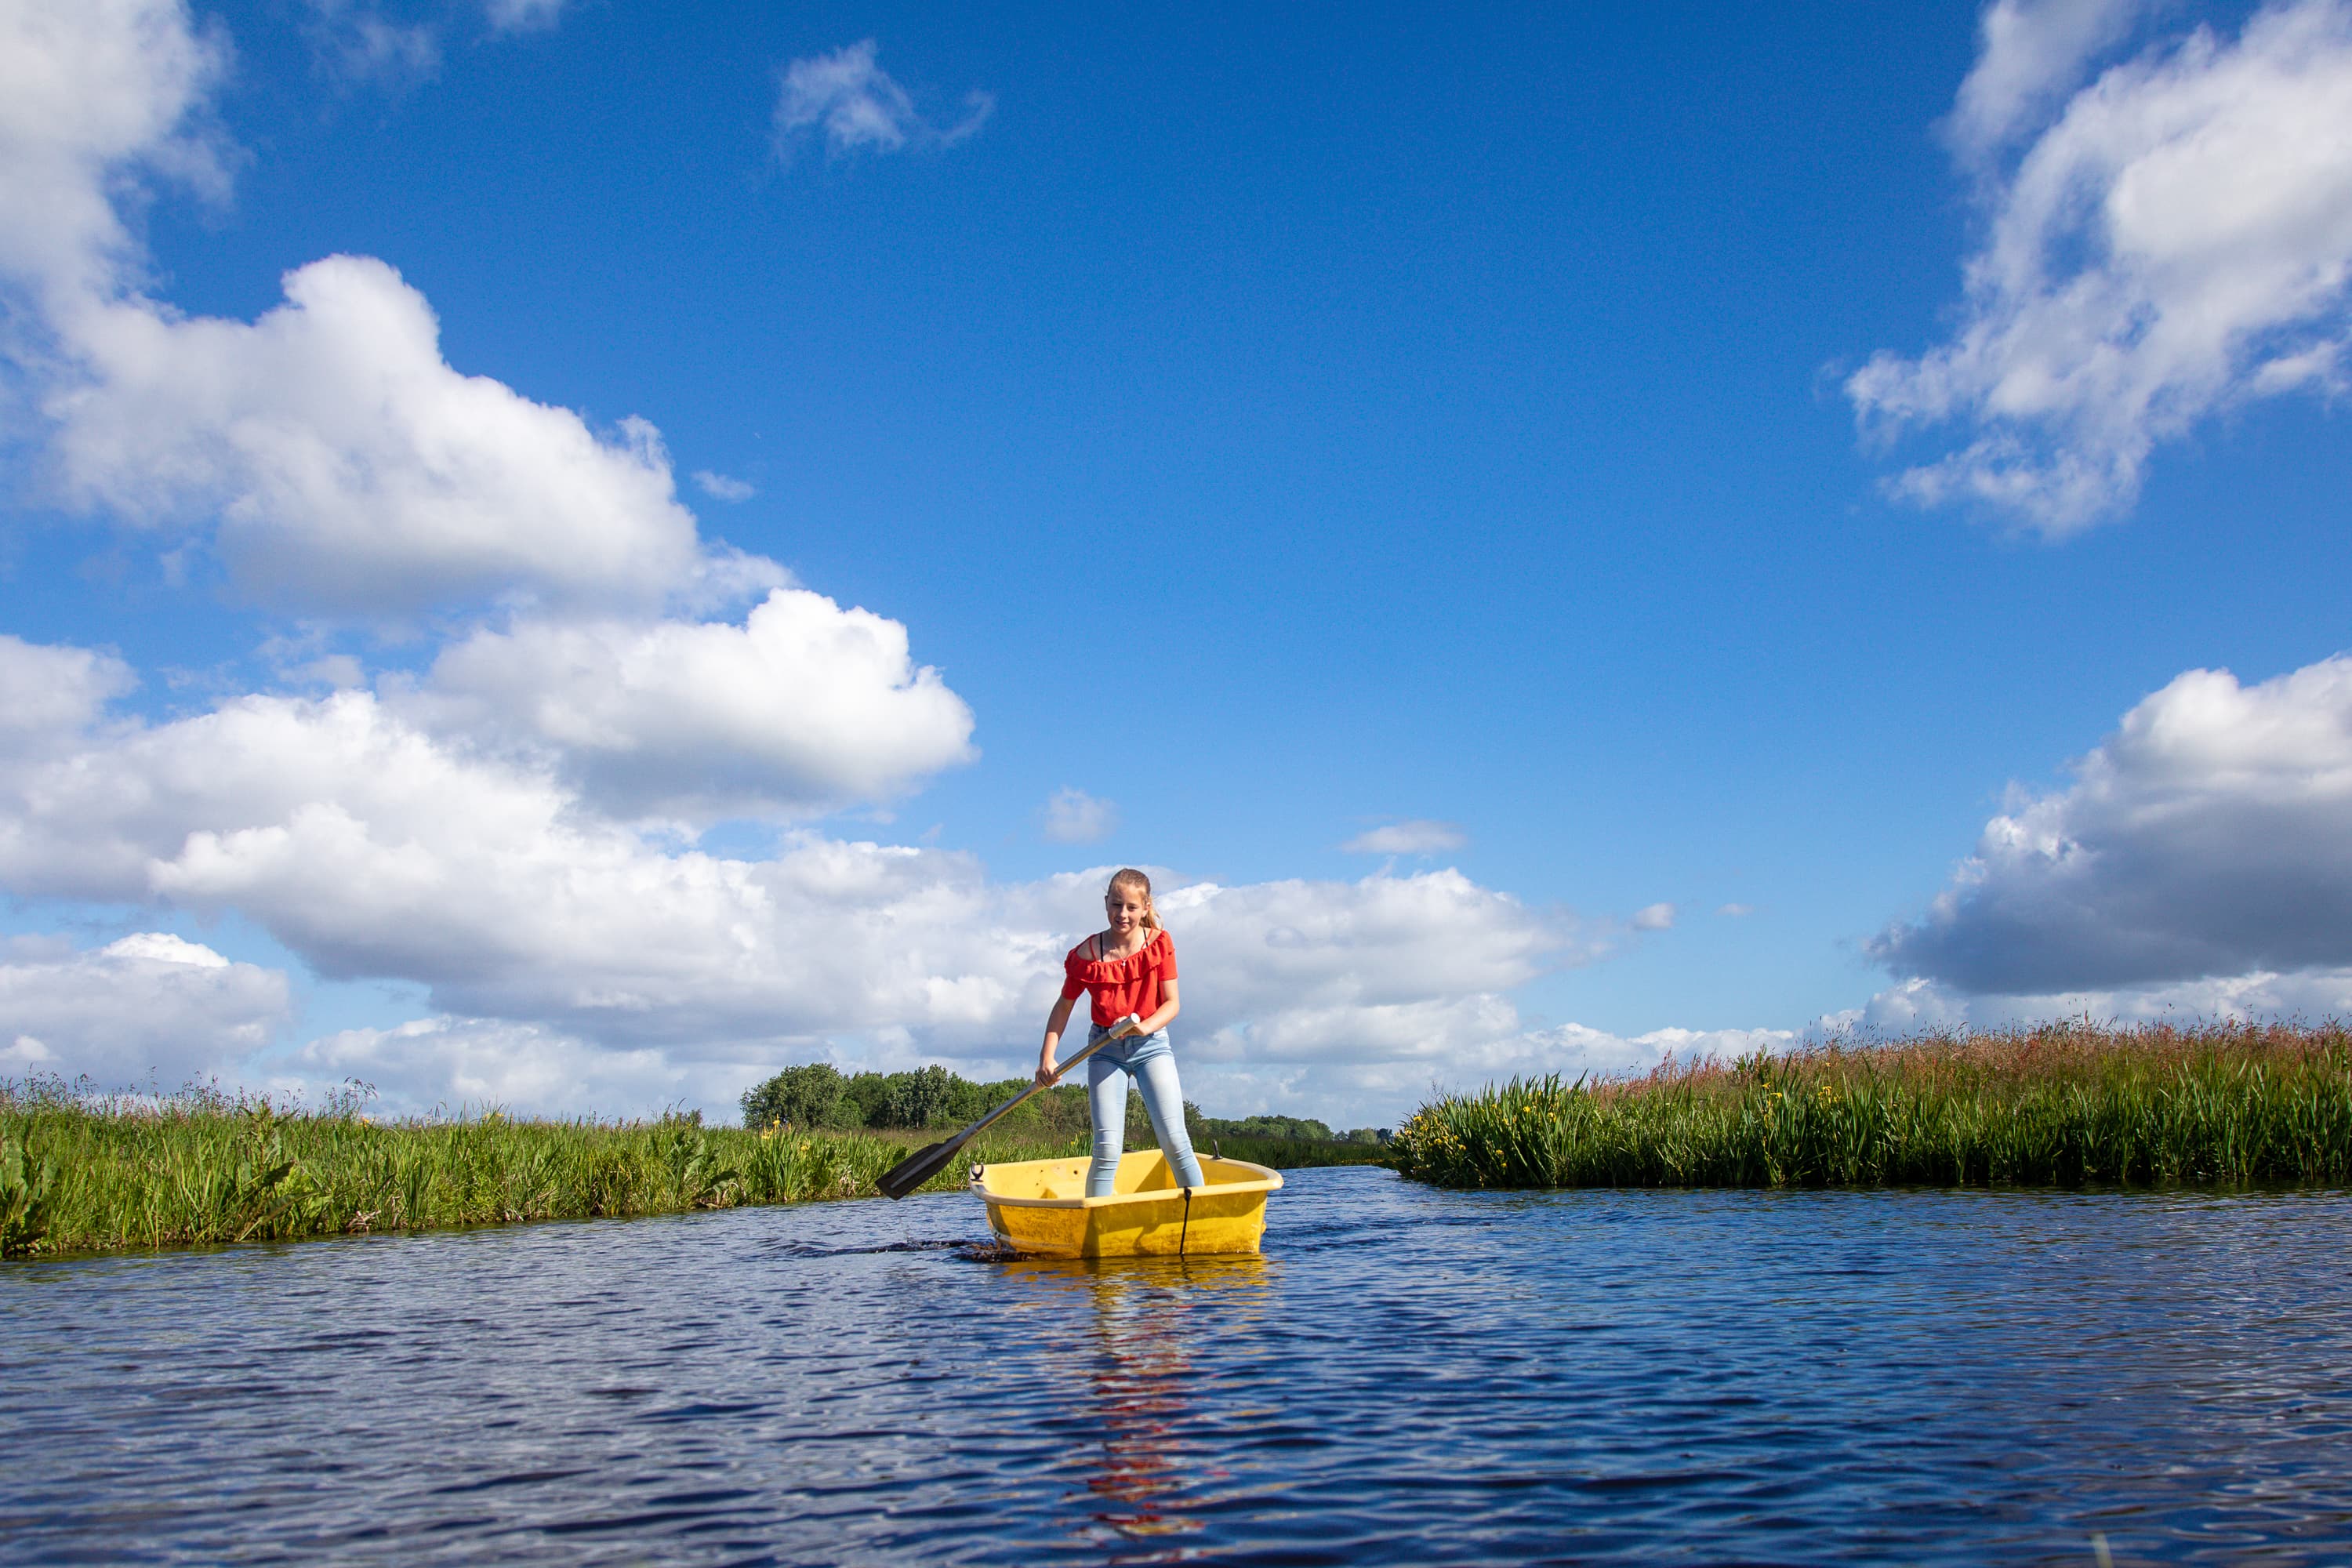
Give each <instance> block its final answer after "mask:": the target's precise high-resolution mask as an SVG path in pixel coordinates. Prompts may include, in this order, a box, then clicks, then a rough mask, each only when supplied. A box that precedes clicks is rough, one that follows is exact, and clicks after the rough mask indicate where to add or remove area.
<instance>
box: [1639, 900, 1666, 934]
mask: <svg viewBox="0 0 2352 1568" xmlns="http://www.w3.org/2000/svg"><path fill="white" fill-rule="evenodd" d="M1674 923H1675V906H1674V905H1672V904H1644V905H1643V906H1642V907H1641V908H1640V909H1638V910H1634V911H1633V929H1634V930H1635V931H1671V930H1673V929H1674Z"/></svg>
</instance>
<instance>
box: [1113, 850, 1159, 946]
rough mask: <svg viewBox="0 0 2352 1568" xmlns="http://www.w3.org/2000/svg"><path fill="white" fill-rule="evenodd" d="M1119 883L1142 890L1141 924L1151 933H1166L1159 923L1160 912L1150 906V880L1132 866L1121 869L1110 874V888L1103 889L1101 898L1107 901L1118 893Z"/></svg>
mask: <svg viewBox="0 0 2352 1568" xmlns="http://www.w3.org/2000/svg"><path fill="white" fill-rule="evenodd" d="M1121 882H1124V883H1126V884H1127V885H1128V886H1129V887H1130V888H1140V889H1143V923H1144V924H1145V925H1146V926H1148V927H1150V929H1151V930H1153V931H1166V930H1167V929H1168V928H1167V927H1166V926H1164V925H1161V924H1160V911H1159V910H1156V909H1154V908H1153V907H1152V904H1151V879H1150V878H1149V877H1147V876H1145V875H1144V874H1143V873H1142V872H1140V871H1139V870H1137V869H1136V868H1134V867H1132V866H1127V867H1123V868H1120V869H1118V870H1117V871H1114V872H1112V873H1111V879H1110V886H1108V888H1105V889H1103V897H1104V898H1106V899H1108V898H1109V897H1110V896H1111V895H1112V894H1113V893H1116V892H1118V885H1119V884H1120V883H1121Z"/></svg>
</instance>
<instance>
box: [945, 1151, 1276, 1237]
mask: <svg viewBox="0 0 2352 1568" xmlns="http://www.w3.org/2000/svg"><path fill="white" fill-rule="evenodd" d="M1201 1174H1202V1176H1203V1177H1204V1178H1206V1182H1207V1184H1206V1185H1204V1186H1199V1187H1195V1188H1193V1189H1192V1199H1191V1202H1190V1203H1189V1204H1188V1203H1187V1202H1186V1200H1185V1197H1184V1194H1183V1193H1182V1192H1181V1191H1180V1190H1179V1189H1178V1188H1177V1186H1176V1184H1175V1181H1174V1178H1173V1176H1172V1173H1171V1172H1170V1171H1169V1169H1168V1162H1167V1161H1166V1160H1165V1159H1163V1158H1162V1157H1161V1155H1160V1152H1159V1151H1158V1150H1156V1149H1152V1150H1146V1151H1144V1152H1140V1153H1135V1154H1127V1155H1122V1156H1121V1157H1120V1159H1119V1162H1118V1177H1117V1178H1116V1181H1115V1188H1116V1190H1115V1191H1114V1192H1113V1193H1112V1194H1111V1195H1110V1196H1108V1197H1102V1198H1090V1197H1087V1196H1086V1195H1085V1194H1086V1186H1087V1161H1085V1160H1083V1159H1078V1160H1018V1161H1012V1162H1008V1163H1004V1164H1001V1165H984V1166H982V1167H981V1168H980V1170H979V1171H978V1172H977V1173H975V1174H974V1176H973V1177H972V1181H971V1190H972V1191H973V1192H975V1193H977V1194H980V1198H981V1201H982V1203H983V1204H985V1205H987V1208H988V1228H989V1229H990V1230H992V1231H993V1232H995V1233H996V1238H997V1239H998V1240H999V1241H1001V1242H1003V1244H1004V1245H1005V1246H1006V1247H1010V1248H1012V1249H1013V1251H1015V1252H1018V1253H1021V1254H1022V1255H1023V1256H1024V1257H1030V1258H1175V1257H1178V1256H1182V1257H1187V1258H1217V1257H1232V1256H1234V1255H1235V1254H1242V1253H1255V1251H1257V1250H1258V1243H1259V1240H1260V1238H1261V1237H1264V1236H1265V1200H1266V1198H1267V1197H1268V1196H1269V1195H1270V1194H1274V1193H1276V1192H1277V1191H1279V1190H1280V1189H1281V1187H1282V1176H1281V1173H1278V1172H1276V1171H1273V1170H1270V1169H1268V1168H1267V1167H1266V1166H1264V1165H1254V1164H1252V1163H1249V1162H1248V1161H1246V1160H1217V1159H1211V1158H1207V1157H1205V1156H1204V1157H1203V1158H1202V1161H1201Z"/></svg>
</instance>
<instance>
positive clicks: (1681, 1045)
mask: <svg viewBox="0 0 2352 1568" xmlns="http://www.w3.org/2000/svg"><path fill="white" fill-rule="evenodd" d="M1419 1022H1420V1023H1421V1024H1422V1025H1423V1026H1427V1025H1428V1024H1430V1023H1432V1022H1434V1020H1432V1019H1428V1018H1424V1019H1422V1020H1419ZM1449 1022H1450V1023H1451V1025H1452V1026H1451V1027H1448V1028H1439V1029H1433V1030H1431V1031H1429V1032H1427V1033H1423V1034H1420V1035H1417V1036H1416V1037H1415V1038H1416V1040H1417V1041H1418V1048H1417V1049H1413V1050H1408V1051H1399V1052H1395V1053H1392V1054H1391V1055H1389V1056H1386V1057H1381V1058H1374V1059H1371V1060H1369V1061H1349V1060H1346V1059H1344V1058H1335V1059H1331V1060H1324V1061H1315V1060H1308V1061H1298V1060H1289V1059H1277V1060H1273V1061H1251V1062H1241V1063H1236V1062H1228V1061H1225V1060H1223V1059H1220V1058H1205V1059H1203V1058H1202V1057H1201V1056H1200V1055H1199V1054H1198V1053H1192V1052H1187V1051H1184V1050H1180V1052H1179V1056H1180V1058H1181V1060H1182V1062H1183V1068H1182V1072H1183V1076H1184V1092H1185V1096H1186V1098H1188V1099H1190V1100H1192V1101H1193V1102H1194V1103H1195V1104H1197V1105H1199V1106H1200V1107H1201V1108H1202V1110H1205V1111H1206V1112H1207V1113H1208V1114H1209V1115H1212V1116H1243V1115H1248V1114H1252V1113H1255V1112H1257V1111H1262V1110H1266V1111H1273V1112H1274V1113H1276V1114H1277V1115H1287V1116H1313V1117H1317V1118H1319V1119H1320V1120H1322V1121H1326V1122H1328V1123H1329V1124H1331V1125H1332V1126H1333V1127H1335V1128H1347V1127H1355V1126H1376V1127H1388V1126H1394V1125H1395V1124H1396V1123H1397V1122H1398V1121H1402V1119H1403V1118H1404V1117H1406V1116H1408V1115H1410V1114H1411V1113H1412V1110H1414V1108H1415V1107H1417V1106H1419V1105H1420V1104H1422V1103H1423V1101H1424V1100H1428V1099H1430V1098H1432V1097H1433V1096H1436V1095H1440V1094H1447V1093H1454V1092H1461V1091H1465V1090H1475V1089H1479V1088H1481V1087H1483V1086H1485V1085H1486V1084H1490V1083H1496V1084H1498V1083H1501V1082H1503V1081H1505V1080H1507V1079H1513V1078H1541V1077H1544V1076H1546V1075H1547V1074H1552V1073H1557V1074H1559V1076H1560V1077H1562V1078H1564V1079H1570V1080H1573V1079H1578V1078H1580V1077H1590V1078H1611V1077H1625V1076H1628V1075H1635V1074H1640V1073H1644V1072H1647V1071H1649V1070H1650V1069H1651V1068H1654V1067H1656V1066H1657V1065H1658V1064H1659V1063H1660V1062H1662V1061H1664V1060H1665V1059H1666V1058H1668V1057H1670V1056H1671V1057H1673V1058H1675V1060H1677V1061H1684V1062H1689V1061H1697V1060H1704V1059H1709V1058H1716V1059H1722V1060H1731V1059H1733V1058H1738V1057H1741V1056H1745V1055H1748V1054H1750V1053H1752V1052H1755V1051H1759V1050H1785V1049H1787V1048H1789V1047H1790V1046H1792V1045H1794V1044H1795V1043H1796V1042H1797V1038H1798V1037H1797V1035H1796V1034H1795V1032H1794V1031H1791V1030H1788V1029H1681V1028H1664V1029H1653V1030H1650V1031H1648V1032H1647V1033H1644V1034H1640V1035H1617V1034H1612V1033H1610V1032H1608V1031H1606V1030H1603V1029H1594V1028H1591V1027H1588V1026H1585V1025H1582V1024H1561V1025H1558V1026H1553V1027H1549V1028H1538V1029H1528V1028H1523V1027H1521V1026H1519V1022H1518V1019H1517V1015H1516V1014H1513V1013H1510V1012H1508V1011H1507V1009H1503V1010H1493V1011H1483V1012H1482V1011H1481V1010H1477V1009H1470V1008H1464V1009H1457V1010H1456V1011H1455V1013H1454V1016H1453V1017H1452V1018H1451V1019H1450V1020H1449Z"/></svg>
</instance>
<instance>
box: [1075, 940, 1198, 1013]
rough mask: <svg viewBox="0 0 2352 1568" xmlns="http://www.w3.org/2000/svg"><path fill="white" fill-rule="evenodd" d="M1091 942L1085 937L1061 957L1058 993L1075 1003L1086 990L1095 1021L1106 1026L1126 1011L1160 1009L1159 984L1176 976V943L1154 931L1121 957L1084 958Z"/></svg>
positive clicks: (1092, 944) (1091, 944)
mask: <svg viewBox="0 0 2352 1568" xmlns="http://www.w3.org/2000/svg"><path fill="white" fill-rule="evenodd" d="M1094 945H1095V939H1094V938H1092V937H1088V938H1087V940H1086V941H1084V942H1080V943H1078V945H1077V946H1076V947H1074V948H1072V949H1070V953H1069V956H1068V957H1067V958H1065V959H1063V960H1062V975H1063V979H1062V996H1063V999H1064V1000H1066V1001H1070V1002H1075V1001H1076V1000H1077V999H1078V997H1079V996H1080V995H1081V994H1086V993H1092V994H1093V995H1094V999H1095V1022H1096V1023H1097V1024H1100V1025H1101V1026H1103V1027H1104V1028H1106V1029H1107V1028H1108V1027H1110V1026H1112V1025H1113V1024H1116V1023H1118V1021H1119V1020H1120V1019H1121V1018H1124V1017H1126V1016H1128V1015H1129V1013H1137V1014H1140V1015H1141V1016H1144V1017H1147V1018H1149V1017H1150V1016H1151V1015H1152V1014H1154V1013H1156V1012H1158V1011H1159V1010H1160V982H1161V981H1163V980H1173V979H1175V978H1176V944H1175V943H1174V942H1171V941H1169V940H1168V933H1167V932H1166V931H1153V932H1152V933H1151V940H1150V942H1145V943H1144V944H1143V945H1142V946H1141V947H1139V948H1138V949H1137V950H1136V951H1135V952H1131V953H1129V954H1128V955H1127V956H1126V957H1125V958H1114V959H1108V960H1105V959H1100V958H1088V957H1087V949H1089V948H1091V947H1093V946H1094Z"/></svg>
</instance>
